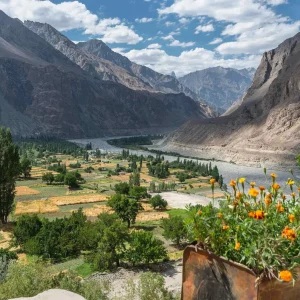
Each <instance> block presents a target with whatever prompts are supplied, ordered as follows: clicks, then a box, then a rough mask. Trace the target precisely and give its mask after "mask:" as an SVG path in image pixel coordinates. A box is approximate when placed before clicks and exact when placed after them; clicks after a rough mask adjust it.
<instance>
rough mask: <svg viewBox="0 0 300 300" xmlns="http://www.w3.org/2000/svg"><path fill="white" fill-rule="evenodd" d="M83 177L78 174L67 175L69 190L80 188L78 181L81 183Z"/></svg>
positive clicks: (66, 180)
mask: <svg viewBox="0 0 300 300" xmlns="http://www.w3.org/2000/svg"><path fill="white" fill-rule="evenodd" d="M81 180H82V178H81V175H80V173H78V172H68V173H67V174H66V175H65V184H66V185H68V186H69V188H77V187H79V184H78V181H81Z"/></svg>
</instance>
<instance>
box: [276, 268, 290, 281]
mask: <svg viewBox="0 0 300 300" xmlns="http://www.w3.org/2000/svg"><path fill="white" fill-rule="evenodd" d="M279 277H280V278H281V279H282V280H283V281H287V282H289V281H291V280H292V279H293V275H292V273H291V272H290V271H288V270H284V271H281V272H280V273H279Z"/></svg>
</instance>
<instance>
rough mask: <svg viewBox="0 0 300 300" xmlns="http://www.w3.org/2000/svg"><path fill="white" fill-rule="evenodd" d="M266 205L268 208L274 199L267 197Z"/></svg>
mask: <svg viewBox="0 0 300 300" xmlns="http://www.w3.org/2000/svg"><path fill="white" fill-rule="evenodd" d="M265 203H266V205H267V206H269V205H270V204H271V203H272V198H271V197H267V196H266V197H265Z"/></svg>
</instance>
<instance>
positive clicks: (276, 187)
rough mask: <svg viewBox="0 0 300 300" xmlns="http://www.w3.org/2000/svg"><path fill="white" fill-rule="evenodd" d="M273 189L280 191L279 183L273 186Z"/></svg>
mask: <svg viewBox="0 0 300 300" xmlns="http://www.w3.org/2000/svg"><path fill="white" fill-rule="evenodd" d="M272 188H273V189H274V190H275V191H278V190H279V189H280V185H279V184H278V183H274V184H273V185H272Z"/></svg>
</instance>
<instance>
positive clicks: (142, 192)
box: [129, 186, 149, 200]
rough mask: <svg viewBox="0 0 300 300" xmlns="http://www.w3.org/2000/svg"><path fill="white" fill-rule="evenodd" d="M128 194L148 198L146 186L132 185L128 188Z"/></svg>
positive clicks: (137, 197) (137, 198) (136, 197)
mask: <svg viewBox="0 0 300 300" xmlns="http://www.w3.org/2000/svg"><path fill="white" fill-rule="evenodd" d="M129 196H130V197H133V198H135V199H136V200H140V199H143V198H148V197H149V194H148V193H147V188H146V187H144V186H132V187H131V188H130V190H129Z"/></svg>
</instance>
